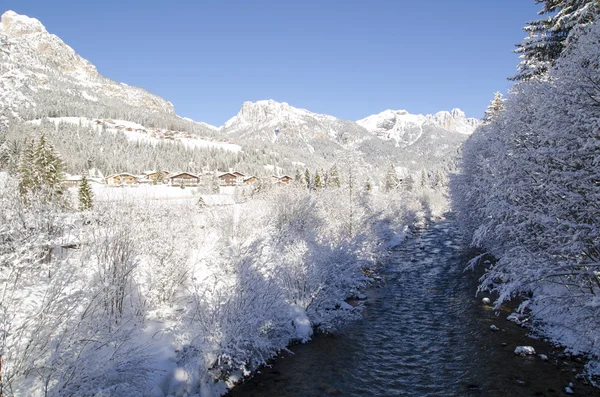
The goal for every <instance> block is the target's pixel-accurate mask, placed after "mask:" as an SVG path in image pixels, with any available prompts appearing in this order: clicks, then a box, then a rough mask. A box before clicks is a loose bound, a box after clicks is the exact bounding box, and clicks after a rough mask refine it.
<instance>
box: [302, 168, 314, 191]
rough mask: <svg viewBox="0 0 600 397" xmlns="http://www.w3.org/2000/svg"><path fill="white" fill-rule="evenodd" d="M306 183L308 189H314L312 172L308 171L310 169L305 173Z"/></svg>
mask: <svg viewBox="0 0 600 397" xmlns="http://www.w3.org/2000/svg"><path fill="white" fill-rule="evenodd" d="M304 183H306V187H307V188H308V189H311V188H312V183H311V179H310V171H309V170H308V168H307V169H306V171H304Z"/></svg>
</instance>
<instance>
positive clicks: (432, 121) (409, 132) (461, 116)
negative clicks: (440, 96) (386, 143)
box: [357, 108, 478, 146]
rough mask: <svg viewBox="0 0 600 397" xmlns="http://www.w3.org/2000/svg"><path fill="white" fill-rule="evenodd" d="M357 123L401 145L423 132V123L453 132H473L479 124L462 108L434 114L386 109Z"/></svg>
mask: <svg viewBox="0 0 600 397" xmlns="http://www.w3.org/2000/svg"><path fill="white" fill-rule="evenodd" d="M357 123H358V124H359V125H361V126H362V127H364V128H366V129H367V130H368V131H369V132H371V133H373V134H375V135H377V136H378V137H379V138H381V139H386V140H390V139H391V140H395V141H396V142H397V144H398V145H400V146H409V145H412V144H413V143H414V142H416V141H417V140H418V139H419V138H420V137H421V134H422V133H423V125H426V124H427V125H434V126H437V127H440V128H443V129H445V130H448V131H452V132H459V133H463V134H470V133H472V132H473V131H474V130H475V128H476V127H477V125H478V121H477V120H476V119H468V118H467V117H466V116H465V113H464V112H463V111H462V110H460V109H457V108H455V109H452V111H450V112H448V111H442V112H437V113H436V114H434V115H426V116H424V115H422V114H411V113H409V112H408V111H406V110H390V109H388V110H384V111H383V112H381V113H378V114H374V115H371V116H368V117H366V118H364V119H362V120H358V121H357Z"/></svg>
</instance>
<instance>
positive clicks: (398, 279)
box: [229, 220, 600, 397]
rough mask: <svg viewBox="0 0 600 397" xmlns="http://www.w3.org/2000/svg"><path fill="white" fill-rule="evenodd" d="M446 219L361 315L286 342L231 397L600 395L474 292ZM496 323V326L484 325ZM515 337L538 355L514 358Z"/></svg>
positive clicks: (406, 250)
mask: <svg viewBox="0 0 600 397" xmlns="http://www.w3.org/2000/svg"><path fill="white" fill-rule="evenodd" d="M458 241H459V240H458V238H457V231H456V228H455V226H454V223H453V222H452V221H451V220H445V221H441V222H438V223H436V224H434V225H432V227H430V228H429V229H428V230H425V231H423V232H421V233H420V234H418V235H417V236H415V237H414V238H411V239H410V240H408V241H406V242H405V243H404V244H403V245H402V247H401V248H400V249H398V250H396V251H394V252H393V254H392V255H393V257H392V261H391V263H390V265H389V266H387V267H386V270H385V271H384V272H383V279H384V280H383V281H382V283H381V284H380V285H379V286H374V287H372V288H370V289H369V290H368V291H367V296H368V299H367V300H366V301H365V302H364V307H365V309H364V313H363V318H362V319H361V320H358V321H354V322H352V323H349V324H347V325H346V326H344V327H343V329H342V330H340V331H339V332H338V333H336V334H334V335H325V336H317V337H315V338H314V340H312V341H310V342H309V343H308V344H305V345H297V346H294V347H292V348H291V350H292V351H293V353H294V354H293V355H290V354H283V355H282V356H280V357H278V358H277V359H276V360H275V361H274V363H273V365H272V366H270V367H265V368H262V369H261V370H260V372H259V373H257V374H256V375H255V376H254V377H252V378H250V379H249V380H247V381H245V382H244V383H243V384H241V385H239V386H238V387H236V388H235V389H233V390H232V391H231V392H230V394H229V395H230V396H232V397H237V396H248V397H253V396H261V397H262V396H264V397H267V396H269V397H273V396H298V397H300V396H302V397H309V396H328V395H333V396H335V395H339V396H562V395H566V394H565V393H564V391H565V387H566V386H567V385H568V384H569V382H573V391H574V394H571V395H576V396H577V395H579V396H592V395H600V393H598V390H597V389H593V388H591V387H589V386H586V385H584V384H583V383H582V381H580V380H577V379H576V378H575V375H576V374H577V373H579V372H580V371H581V368H582V364H581V363H579V362H578V361H575V360H568V359H559V358H558V355H559V354H560V353H559V352H558V351H556V350H555V349H553V348H552V346H550V345H549V344H547V343H545V342H543V341H541V340H538V339H531V338H529V337H527V333H528V331H527V330H525V329H523V328H521V327H519V326H517V325H515V324H513V323H510V322H508V321H506V316H507V315H508V314H509V313H510V311H500V312H498V313H496V312H494V311H493V310H491V307H489V306H485V305H484V304H482V303H481V298H482V297H481V296H479V297H475V296H474V292H475V289H476V286H477V276H476V275H474V274H473V273H472V272H463V269H464V267H465V266H466V262H467V261H468V257H467V254H466V252H465V251H463V250H461V248H460V246H459V242H458ZM491 324H495V325H496V326H498V327H499V328H500V329H501V330H500V331H497V332H493V331H492V330H491V329H490V325H491ZM518 345H530V346H533V347H534V348H535V349H536V351H537V353H538V354H539V353H543V354H546V355H548V356H549V357H550V359H549V360H548V361H543V360H542V359H541V358H540V357H539V356H528V357H519V356H516V355H515V354H514V353H513V352H514V349H515V347H516V346H518Z"/></svg>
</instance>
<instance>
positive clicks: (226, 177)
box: [217, 172, 238, 186]
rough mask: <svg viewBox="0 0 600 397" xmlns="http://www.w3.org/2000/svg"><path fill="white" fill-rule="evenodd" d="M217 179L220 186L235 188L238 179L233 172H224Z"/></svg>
mask: <svg viewBox="0 0 600 397" xmlns="http://www.w3.org/2000/svg"><path fill="white" fill-rule="evenodd" d="M217 178H218V179H219V184H220V185H221V186H235V185H237V183H238V177H237V175H235V174H234V173H233V172H225V173H223V174H221V175H219V176H218V177H217Z"/></svg>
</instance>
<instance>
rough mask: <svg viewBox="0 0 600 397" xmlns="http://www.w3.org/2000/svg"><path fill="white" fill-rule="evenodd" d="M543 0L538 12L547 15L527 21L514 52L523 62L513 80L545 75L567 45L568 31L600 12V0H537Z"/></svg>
mask: <svg viewBox="0 0 600 397" xmlns="http://www.w3.org/2000/svg"><path fill="white" fill-rule="evenodd" d="M535 2H536V3H543V7H542V10H541V11H540V12H539V13H538V15H540V16H542V15H544V16H545V17H543V18H541V19H538V20H535V21H530V22H528V24H527V26H525V27H524V28H523V30H524V31H525V32H526V33H527V37H525V39H524V40H523V41H522V42H521V43H519V44H517V49H516V50H515V52H516V53H517V54H520V58H521V63H520V64H519V66H518V67H517V74H516V75H515V76H513V77H511V80H517V81H520V80H529V79H531V78H533V77H536V76H543V75H545V74H546V72H547V71H548V69H549V68H550V66H551V65H552V63H553V62H554V61H555V60H556V59H557V58H558V57H559V56H560V55H561V53H562V52H563V50H564V48H565V44H566V39H567V37H568V35H569V32H570V31H571V30H572V29H573V28H574V27H576V26H578V25H586V24H589V23H591V22H594V21H595V20H596V19H597V18H598V15H599V14H600V2H599V1H598V0H535Z"/></svg>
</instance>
